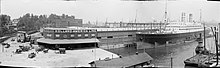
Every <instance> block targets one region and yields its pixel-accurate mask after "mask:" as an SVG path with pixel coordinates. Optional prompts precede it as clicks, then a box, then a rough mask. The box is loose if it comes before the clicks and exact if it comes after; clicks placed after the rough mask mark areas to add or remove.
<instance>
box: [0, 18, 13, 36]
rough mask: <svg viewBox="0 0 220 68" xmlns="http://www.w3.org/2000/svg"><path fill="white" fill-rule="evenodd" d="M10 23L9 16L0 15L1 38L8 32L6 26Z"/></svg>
mask: <svg viewBox="0 0 220 68" xmlns="http://www.w3.org/2000/svg"><path fill="white" fill-rule="evenodd" d="M10 21H11V20H10V16H8V15H0V36H3V35H4V34H5V33H7V32H8V28H7V26H6V24H9V23H10Z"/></svg>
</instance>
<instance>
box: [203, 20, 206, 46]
mask: <svg viewBox="0 0 220 68" xmlns="http://www.w3.org/2000/svg"><path fill="white" fill-rule="evenodd" d="M203 26H204V32H203V33H204V34H203V36H204V39H203V40H204V48H205V49H206V38H205V23H204V24H203Z"/></svg>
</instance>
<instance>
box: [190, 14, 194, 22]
mask: <svg viewBox="0 0 220 68" xmlns="http://www.w3.org/2000/svg"><path fill="white" fill-rule="evenodd" d="M192 16H193V15H192V14H189V22H193V19H192Z"/></svg>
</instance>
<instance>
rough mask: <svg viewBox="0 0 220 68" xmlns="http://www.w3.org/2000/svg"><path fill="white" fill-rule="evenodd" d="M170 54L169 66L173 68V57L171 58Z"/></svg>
mask: <svg viewBox="0 0 220 68" xmlns="http://www.w3.org/2000/svg"><path fill="white" fill-rule="evenodd" d="M172 54H173V53H171V58H170V59H171V64H170V66H171V68H173V56H172Z"/></svg>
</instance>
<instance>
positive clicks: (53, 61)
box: [0, 37, 119, 67]
mask: <svg viewBox="0 0 220 68" xmlns="http://www.w3.org/2000/svg"><path fill="white" fill-rule="evenodd" d="M12 38H15V37H12ZM12 38H9V39H8V40H6V41H5V42H6V43H9V44H10V45H11V46H10V47H9V48H4V51H3V52H2V46H1V45H0V57H1V58H0V62H1V63H0V65H3V66H5V65H6V66H16V67H90V65H89V64H88V63H90V62H92V61H94V60H99V59H101V60H102V59H105V58H106V57H109V58H117V57H119V56H118V55H116V54H114V53H111V52H109V51H106V50H103V49H100V48H89V49H88V48H87V49H78V50H66V54H56V53H55V50H49V51H48V53H43V52H39V53H37V54H36V57H34V58H32V59H30V58H28V54H30V53H32V52H35V50H34V49H32V50H30V51H28V52H22V53H21V54H14V53H13V51H15V50H16V49H17V48H19V47H18V46H19V45H25V46H29V42H27V43H18V42H16V40H15V41H11V39H12ZM33 46H34V47H37V46H38V45H33Z"/></svg>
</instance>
